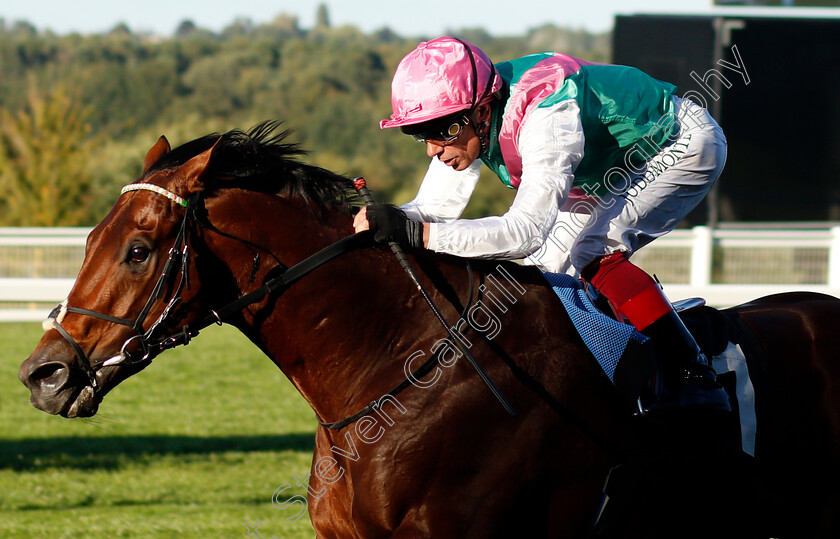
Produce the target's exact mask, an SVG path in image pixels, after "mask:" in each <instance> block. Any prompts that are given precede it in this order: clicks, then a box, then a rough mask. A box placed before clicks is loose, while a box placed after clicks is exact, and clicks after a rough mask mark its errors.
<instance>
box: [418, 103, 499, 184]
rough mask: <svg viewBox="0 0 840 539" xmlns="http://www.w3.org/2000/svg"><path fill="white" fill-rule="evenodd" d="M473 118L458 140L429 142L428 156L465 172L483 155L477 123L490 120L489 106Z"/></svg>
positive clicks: (480, 108)
mask: <svg viewBox="0 0 840 539" xmlns="http://www.w3.org/2000/svg"><path fill="white" fill-rule="evenodd" d="M472 116H473V117H472V118H471V120H470V122H469V123H468V124H467V125H465V126H464V128H463V129H462V130H461V134H460V135H458V138H456V139H455V140H453V141H452V142H443V141H439V140H427V141H426V155H428V156H429V157H437V158H438V159H440V160H441V162H443V164H444V165H446V166H449V167H452V168H453V169H455V170H464V169H465V168H467V167H468V166H470V165H471V164H472V163H473V161H475V160H476V159H478V156H479V154H480V153H481V139H480V138H479V137H478V135H477V134H476V127H475V122H476V121H477V122H479V123H480V124H481V122H485V121H488V120H489V118H490V107H489V105H481V106H480V107H478V109H476V111H475V113H473V115H472ZM479 129H485V127H483V124H481V125H480V127H479Z"/></svg>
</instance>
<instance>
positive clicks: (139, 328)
mask: <svg viewBox="0 0 840 539" xmlns="http://www.w3.org/2000/svg"><path fill="white" fill-rule="evenodd" d="M138 190H145V191H152V192H154V193H157V194H159V195H163V196H165V197H166V198H168V199H170V200H172V201H173V202H175V203H176V204H178V205H179V206H182V207H184V208H186V213H185V215H184V218H183V219H182V221H181V228H180V230H179V231H178V235H177V236H176V238H175V243H174V244H173V246H172V248H171V249H169V258H168V259H167V261H166V264H165V265H164V267H163V271H162V272H161V274H160V277H159V278H158V280H157V283H156V284H155V287H154V289H153V290H152V293H151V295H150V296H149V298H148V299H147V300H146V304H145V305H144V306H143V309H142V310H141V311H140V314H138V315H137V318H135V319H134V320H129V319H126V318H119V317H116V316H111V315H109V314H104V313H100V312H97V311H92V310H89V309H82V308H79V307H72V306H69V305H67V301H65V302H64V303H62V304H60V305H59V306H58V307H56V308H55V309H53V311H52V312H51V313H50V314H49V316H48V317H47V320H46V323H45V325H46V327H47V329H49V328H53V329H55V330H56V331H58V333H59V334H60V335H61V336H62V337H63V338H64V340H66V341H67V342H68V344H69V345H70V346H71V347H72V348H73V351H74V352H75V353H76V356H77V357H78V358H79V361H80V362H81V364H82V369H83V370H84V371H85V373H86V374H87V376H88V378H89V379H90V385H91V387H92V388H93V389H94V391H96V390H97V388H98V383H97V381H96V372H97V371H99V370H100V369H102V368H103V367H115V366H140V365H146V364H148V363H151V361H152V359H154V358H155V357H157V356H158V355H159V354H160V353H161V352H163V351H164V350H168V349H170V348H174V347H176V346H179V345H182V344H189V342H190V340H191V339H192V338H193V337H195V336H196V335H198V333H199V332H200V331H201V330H203V329H205V328H206V327H208V326H210V325H213V324H217V325H221V324H222V322H223V320H226V319H227V318H228V317H229V316H230V315H233V314H234V313H237V312H239V311H241V310H242V309H244V308H245V307H247V306H248V305H251V304H254V303H257V302H258V301H260V300H262V299H263V298H264V297H266V296H268V295H270V294H272V293H275V292H278V291H280V290H283V289H285V288H287V287H289V286H290V285H291V284H292V283H294V282H295V281H297V280H298V279H300V278H301V277H303V276H305V275H306V274H308V273H310V272H311V271H313V270H315V269H316V268H319V267H320V266H322V265H324V264H326V263H327V262H329V261H330V260H332V259H334V258H336V257H338V256H340V255H342V254H344V253H347V252H349V251H352V250H354V249H357V248H359V247H363V246H369V245H371V237H370V234H369V233H367V232H362V233H359V234H353V235H352V236H347V237H345V238H342V239H340V240H338V241H337V242H335V243H333V244H332V245H329V246H328V247H325V248H324V249H322V250H321V251H318V252H317V253H315V254H314V255H312V256H310V257H309V258H306V259H305V260H302V261H301V262H299V263H297V264H295V265H294V266H292V267H290V268H288V269H286V270H285V271H283V272H282V273H281V274H280V275H277V276H276V277H273V278H271V279H269V280H267V281H266V282H264V283H263V285H262V286H260V287H259V288H257V289H256V290H254V291H252V292H250V293H248V294H244V295H242V296H240V297H239V298H238V299H236V300H234V301H232V302H231V303H229V304H227V305H225V306H224V307H222V308H220V309H218V310H211V311H210V314H209V315H207V316H206V317H205V318H204V319H202V320H200V321H199V322H198V323H197V324H195V325H194V326H188V325H184V326H183V327H182V328H181V329H180V330H179V331H177V332H176V333H174V334H172V335H169V336H166V337H158V338H155V337H154V333H155V331H156V330H157V329H158V328H159V327H160V326H161V324H163V323H164V322H165V321H166V320H167V318H168V317H169V315H170V314H171V312H172V310H173V309H174V307H175V306H176V305H177V304H178V303H179V302H180V301H181V293H182V292H183V290H184V288H189V262H190V257H189V249H188V246H187V234H188V231H189V229H190V227H189V223H190V221H193V220H194V221H195V222H196V223H198V224H199V225H200V226H207V225H205V224H202V223H201V220H199V219H198V217H197V216H196V208H197V207H198V205H199V202H200V199H201V193H196V194H194V195H192V196H191V197H190V198H189V199H188V200H184V199H183V198H181V197H180V196H178V195H176V194H174V193H172V192H170V191H167V190H166V189H164V188H162V187H160V186H157V185H152V184H148V183H135V184H130V185H127V186H125V187H123V189H122V191H121V193H120V194H125V193H127V192H129V191H138ZM211 228H212V225H211ZM179 268H180V271H178V269H179ZM178 273H180V276H181V279H180V280H179V282H178V284H177V287H176V288H175V291H174V292H173V293H172V297H171V298H170V299H169V302H168V303H167V304H166V307H164V309H163V312H162V313H161V315H160V316H159V317H158V319H157V320H155V322H154V323H153V324H152V325H151V326H150V327H149V329H148V330H146V331H143V324H144V322H145V321H146V317H147V316H148V314H149V311H151V309H152V306H153V305H154V303H155V302H156V301H158V300H159V299H160V298H161V297H162V296H163V294H164V291H165V290H166V289H167V288H170V285H172V283H173V280H174V279H175V276H176V274H178ZM68 312H70V313H77V314H82V315H86V316H90V317H92V318H97V319H99V320H105V321H106V322H112V323H114V324H119V325H122V326H128V327H130V328H131V329H132V330H133V331H134V332H135V333H136V335H133V336H132V337H130V338H128V339H127V340H126V341H125V342H124V343H123V345H122V348H121V349H120V353H119V354H117V355H116V356H113V357H111V358H109V359H106V360H105V361H103V362H101V363H99V364H97V365H95V366H94V365H93V364H92V363H91V362H90V359H88V357H87V355H86V354H85V353H84V351H83V350H82V349H81V347H80V346H79V345H78V343H77V342H76V340H75V339H73V337H72V336H71V335H70V334H69V333H68V332H67V330H65V329H64V328H63V327H62V326H61V320H62V319H63V315H64V314H65V313H68ZM47 323H48V324H47ZM135 343H136V344H139V348H137V349H135V350H133V351H132V350H130V349H129V348H130V347H132V345H133V344H135Z"/></svg>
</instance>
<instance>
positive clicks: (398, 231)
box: [367, 204, 423, 247]
mask: <svg viewBox="0 0 840 539" xmlns="http://www.w3.org/2000/svg"><path fill="white" fill-rule="evenodd" d="M367 219H368V222H369V223H370V231H371V232H373V239H374V240H375V241H377V242H380V243H390V242H396V243H398V244H400V245H402V246H403V247H423V223H418V222H417V221H412V220H411V219H409V218H408V217H407V216H406V215H405V212H404V211H402V210H401V209H399V208H398V207H396V206H394V205H392V204H372V205H370V206H368V207H367Z"/></svg>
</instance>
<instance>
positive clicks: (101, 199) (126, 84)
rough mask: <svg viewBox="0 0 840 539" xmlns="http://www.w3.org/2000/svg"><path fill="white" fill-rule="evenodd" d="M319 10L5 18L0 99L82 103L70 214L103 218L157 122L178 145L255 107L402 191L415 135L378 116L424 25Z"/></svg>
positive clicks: (245, 117) (502, 47)
mask: <svg viewBox="0 0 840 539" xmlns="http://www.w3.org/2000/svg"><path fill="white" fill-rule="evenodd" d="M319 13H320V12H319ZM319 16H320V19H319V21H320V24H319V25H317V26H316V27H315V28H313V29H311V30H304V29H301V28H300V27H299V26H298V21H297V18H296V17H293V16H288V15H280V16H278V17H277V18H276V19H275V20H274V21H272V22H270V23H265V24H255V23H253V22H251V21H250V20H245V19H237V20H235V21H233V22H232V23H231V25H229V26H228V27H227V28H225V29H224V30H223V31H222V32H221V33H220V34H218V35H216V34H213V33H212V32H209V31H207V30H204V29H201V28H199V27H197V26H196V25H195V24H194V23H193V22H191V21H189V20H185V21H183V22H182V23H181V24H180V25H179V26H178V28H177V31H176V32H175V34H174V37H169V38H162V37H159V36H153V35H147V34H137V33H133V32H132V30H131V26H130V21H129V23H127V24H119V25H117V26H115V27H114V28H113V29H112V30H111V31H109V32H108V33H105V34H101V35H88V36H81V35H78V34H71V35H65V36H56V35H53V34H50V33H44V32H39V31H38V30H37V29H35V28H34V27H32V26H31V25H28V24H27V23H24V22H15V23H14V24H11V25H10V24H3V25H0V72H2V73H3V77H2V78H0V110H5V111H7V113H8V114H12V115H16V114H18V112H19V111H22V110H25V108H26V107H27V106H28V102H29V100H30V98H28V97H27V95H28V93H31V91H32V87H33V84H34V86H36V87H38V88H44V89H46V88H55V87H64V88H67V90H68V95H69V96H70V98H71V99H72V100H73V102H74V103H75V104H76V105H77V106H78V107H80V108H81V109H83V110H85V111H86V112H87V114H86V118H85V120H86V124H85V129H86V136H87V137H88V138H90V139H94V138H96V139H97V140H99V141H100V142H99V143H97V144H96V145H90V148H89V149H88V151H89V152H90V155H89V156H88V158H87V159H86V160H87V162H88V170H87V171H86V172H85V176H86V177H90V178H92V185H91V190H90V197H91V200H90V201H89V202H90V204H89V206H88V210H87V211H88V213H87V215H86V216H84V217H83V218H82V220H81V224H93V223H95V222H97V221H99V220H100V219H101V217H102V215H104V212H105V211H106V210H107V208H108V207H109V206H110V205H111V204H112V203H113V200H114V197H115V196H116V193H117V192H118V187H119V186H120V185H124V184H126V183H129V182H130V181H132V180H133V179H135V178H136V176H137V175H138V174H139V172H140V168H141V165H142V161H143V155H144V154H145V152H146V150H147V149H148V148H149V147H150V146H151V145H152V144H153V143H154V141H155V140H157V138H158V137H159V136H160V135H161V134H164V135H166V136H167V137H168V138H169V139H170V141H171V142H172V144H173V145H178V144H181V143H183V142H185V141H187V140H191V139H194V138H197V137H199V136H202V135H205V134H207V133H210V132H226V131H229V130H230V129H233V128H242V129H248V128H250V127H251V126H253V125H255V124H257V123H259V122H260V121H263V120H281V121H283V125H284V127H286V128H290V129H292V130H293V131H294V134H293V135H292V139H293V140H294V141H295V142H298V143H300V145H301V146H302V147H303V148H306V149H307V150H309V152H310V154H309V156H307V157H306V160H307V161H309V162H310V163H312V164H314V165H318V166H321V167H324V168H327V169H330V170H333V171H335V172H337V173H340V174H345V175H348V176H356V175H363V176H365V177H367V178H368V181H369V185H370V186H371V187H372V188H373V189H374V190H375V191H376V192H377V197H378V198H379V199H380V200H382V201H393V202H405V201H407V200H408V199H409V198H410V197H412V196H413V194H414V192H415V190H416V186H417V184H418V183H419V181H420V179H421V178H422V175H423V173H424V171H425V168H426V166H427V163H428V159H427V157H426V156H425V152H424V151H423V147H422V146H421V145H419V144H416V143H414V142H413V141H412V140H411V139H409V138H408V137H404V136H401V135H400V134H399V133H398V132H396V131H387V132H383V131H380V130H379V127H378V122H379V120H380V119H382V118H385V117H387V116H388V115H389V114H390V81H391V76H392V74H393V71H394V69H395V68H396V65H397V63H398V62H399V60H400V59H401V58H402V56H403V55H404V54H406V53H407V52H408V51H410V50H411V49H412V48H413V47H414V46H415V45H416V44H417V42H418V41H419V40H420V39H421V38H416V37H411V38H406V37H401V36H398V35H397V34H395V33H393V32H392V31H390V30H389V29H387V28H383V29H380V30H378V31H376V32H374V33H372V34H370V35H367V34H363V33H362V32H360V31H359V30H358V29H356V28H355V27H352V26H341V27H334V26H332V25H330V23H329V16H328V13H326V11H325V10H323V13H320V15H319ZM452 33H453V34H455V35H456V36H458V37H462V38H465V39H468V40H471V41H473V42H475V43H476V44H477V45H479V46H481V47H482V48H484V49H485V50H486V52H487V53H488V55H490V57H491V58H492V59H493V60H494V61H501V60H506V59H509V58H512V57H515V56H519V55H522V54H526V53H531V52H538V51H541V50H544V48H545V47H550V46H556V45H564V46H567V47H568V48H566V49H563V50H562V52H567V53H569V54H573V55H576V56H581V57H584V58H586V59H590V60H595V61H605V60H608V59H609V48H608V47H609V42H608V39H607V38H608V36H606V35H592V34H588V33H586V32H584V31H578V30H565V29H560V28H557V27H554V26H550V25H547V26H543V27H540V28H537V29H534V30H533V31H531V32H529V33H528V34H527V35H525V36H519V37H516V36H509V37H504V38H495V37H493V36H491V35H490V34H488V33H487V32H486V31H484V30H482V29H477V28H474V29H464V30H453V31H452ZM429 37H434V36H424V38H425V39H428V38H429ZM27 81H31V82H29V83H28V82H27ZM488 181H489V182H493V181H494V180H493V179H492V178H488ZM484 183H487V182H486V181H485V182H484ZM479 189H481V186H480V188H479ZM498 194H499V190H498V189H496V190H490V191H489V192H488V193H485V194H480V193H477V196H478V197H479V199H478V200H477V204H476V205H474V209H473V211H474V212H475V213H476V215H480V214H486V213H500V212H503V211H504V210H505V209H506V208H507V206H508V205H509V198H508V197H504V196H502V197H500V196H498ZM33 224H34V223H33ZM59 224H69V223H59Z"/></svg>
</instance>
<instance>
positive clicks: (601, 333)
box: [543, 273, 648, 381]
mask: <svg viewBox="0 0 840 539" xmlns="http://www.w3.org/2000/svg"><path fill="white" fill-rule="evenodd" d="M543 276H544V277H545V279H546V280H547V281H548V284H550V285H551V287H552V288H553V289H554V292H555V293H556V294H557V297H559V298H560V301H561V302H563V306H564V307H565V308H566V311H568V313H569V316H570V317H571V319H572V323H573V324H574V325H575V328H576V329H577V331H578V333H579V334H580V336H581V338H582V339H583V342H584V343H585V344H586V347H587V348H589V350H590V351H591V352H592V355H594V356H595V359H596V360H598V364H600V365H601V368H602V369H604V372H605V373H606V374H607V377H608V378H609V379H610V381H613V376H614V375H615V368H616V366H618V360H619V359H620V358H621V355H622V354H623V353H624V349H625V348H626V347H627V343H628V342H629V341H630V340H633V341H636V342H638V343H644V342H646V341H647V340H648V338H647V337H646V336H644V335H642V334H641V333H639V332H638V331H636V328H634V327H633V326H630V325H628V324H622V323H621V322H618V321H616V320H614V319H612V318H610V317H609V316H607V315H605V314H604V313H602V312H601V311H599V310H598V309H597V308H596V307H595V305H593V304H592V301H590V300H589V297H588V296H587V295H586V292H585V291H584V290H583V284H581V282H580V281H578V280H577V279H575V278H574V277H572V276H570V275H566V274H565V273H543Z"/></svg>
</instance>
